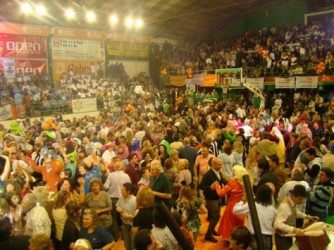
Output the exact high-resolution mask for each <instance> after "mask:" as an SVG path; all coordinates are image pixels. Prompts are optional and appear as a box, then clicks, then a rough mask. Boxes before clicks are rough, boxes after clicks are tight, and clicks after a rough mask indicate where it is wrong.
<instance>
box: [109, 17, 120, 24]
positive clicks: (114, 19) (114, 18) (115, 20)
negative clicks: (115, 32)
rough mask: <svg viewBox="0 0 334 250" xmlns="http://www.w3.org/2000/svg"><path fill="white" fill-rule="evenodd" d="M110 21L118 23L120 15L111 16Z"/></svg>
mask: <svg viewBox="0 0 334 250" xmlns="http://www.w3.org/2000/svg"><path fill="white" fill-rule="evenodd" d="M109 23H110V24H112V25H114V24H116V23H118V17H117V16H116V15H111V16H109Z"/></svg>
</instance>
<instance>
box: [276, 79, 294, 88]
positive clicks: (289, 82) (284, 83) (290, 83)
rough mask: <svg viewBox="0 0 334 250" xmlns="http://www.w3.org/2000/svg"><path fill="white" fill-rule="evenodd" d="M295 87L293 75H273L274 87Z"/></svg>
mask: <svg viewBox="0 0 334 250" xmlns="http://www.w3.org/2000/svg"><path fill="white" fill-rule="evenodd" d="M294 87H295V78H294V77H285V78H283V77H275V88H276V89H293V88H294Z"/></svg>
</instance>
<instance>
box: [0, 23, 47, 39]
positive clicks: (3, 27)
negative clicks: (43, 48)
mask: <svg viewBox="0 0 334 250" xmlns="http://www.w3.org/2000/svg"><path fill="white" fill-rule="evenodd" d="M0 33H5V34H14V35H28V36H48V35H49V27H47V26H40V25H30V24H18V23H7V22H2V23H0Z"/></svg>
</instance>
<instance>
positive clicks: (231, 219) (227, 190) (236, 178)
mask: <svg viewBox="0 0 334 250" xmlns="http://www.w3.org/2000/svg"><path fill="white" fill-rule="evenodd" d="M232 172H233V178H232V179H230V180H229V181H228V182H227V184H226V186H224V187H221V185H220V184H219V183H218V182H216V183H214V187H215V190H216V192H217V194H218V195H219V196H220V197H223V196H225V195H227V196H228V198H227V203H226V207H225V211H224V214H223V216H222V217H221V219H220V223H219V226H218V233H219V234H221V236H222V238H223V240H224V241H226V243H227V242H228V240H229V238H230V232H231V229H232V228H234V227H236V226H243V225H244V216H241V215H236V214H234V213H233V207H234V205H235V204H236V203H238V202H239V201H240V200H241V199H242V197H243V192H244V186H243V183H242V176H243V175H247V174H248V173H247V170H246V169H245V168H244V167H243V166H240V165H235V166H233V168H232Z"/></svg>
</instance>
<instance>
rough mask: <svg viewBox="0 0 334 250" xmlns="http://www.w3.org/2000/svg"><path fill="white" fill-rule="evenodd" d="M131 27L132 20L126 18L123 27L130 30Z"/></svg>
mask: <svg viewBox="0 0 334 250" xmlns="http://www.w3.org/2000/svg"><path fill="white" fill-rule="evenodd" d="M132 25H133V20H132V18H131V17H128V18H127V19H126V20H125V26H126V27H128V28H130V27H131V26H132Z"/></svg>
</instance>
